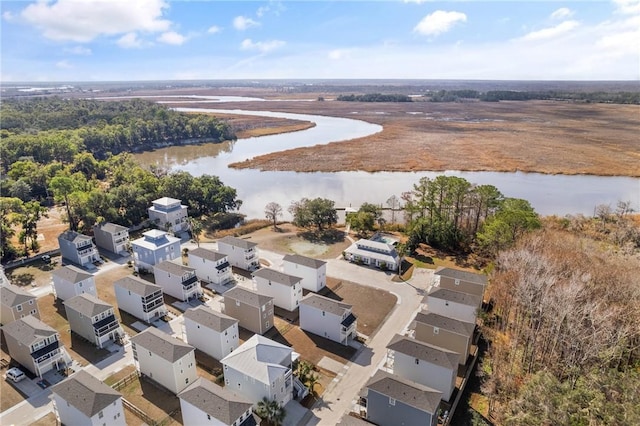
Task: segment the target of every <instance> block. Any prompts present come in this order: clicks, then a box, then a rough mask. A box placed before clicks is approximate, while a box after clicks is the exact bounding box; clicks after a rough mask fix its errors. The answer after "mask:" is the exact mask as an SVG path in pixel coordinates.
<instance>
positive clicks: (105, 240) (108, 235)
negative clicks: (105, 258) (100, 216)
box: [93, 222, 129, 254]
mask: <svg viewBox="0 0 640 426" xmlns="http://www.w3.org/2000/svg"><path fill="white" fill-rule="evenodd" d="M93 238H94V239H95V240H96V246H98V247H99V248H101V249H104V250H107V251H109V252H111V253H115V254H128V253H127V250H128V249H129V228H127V227H126V226H122V225H118V224H116V223H111V222H102V223H99V224H97V225H94V227H93Z"/></svg>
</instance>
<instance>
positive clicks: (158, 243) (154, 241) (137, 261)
mask: <svg viewBox="0 0 640 426" xmlns="http://www.w3.org/2000/svg"><path fill="white" fill-rule="evenodd" d="M131 249H132V250H133V261H134V265H135V270H136V271H153V266H154V265H157V264H158V263H160V262H162V261H164V260H174V259H179V258H180V257H181V256H182V253H181V251H180V239H179V238H176V237H174V236H173V235H169V234H168V233H166V232H165V231H161V230H159V229H151V230H149V231H146V232H143V233H142V237H140V238H138V239H136V240H133V241H131Z"/></svg>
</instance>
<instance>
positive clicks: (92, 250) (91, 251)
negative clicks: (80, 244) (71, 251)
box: [78, 246, 97, 257]
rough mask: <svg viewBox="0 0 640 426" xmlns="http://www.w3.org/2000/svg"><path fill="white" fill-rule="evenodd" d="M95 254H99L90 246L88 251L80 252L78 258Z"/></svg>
mask: <svg viewBox="0 0 640 426" xmlns="http://www.w3.org/2000/svg"><path fill="white" fill-rule="evenodd" d="M95 253H97V250H96V249H95V248H94V247H93V246H89V248H88V249H86V250H78V256H80V257H84V256H89V255H91V254H95Z"/></svg>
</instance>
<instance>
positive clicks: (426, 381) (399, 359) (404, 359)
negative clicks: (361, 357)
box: [393, 351, 457, 401]
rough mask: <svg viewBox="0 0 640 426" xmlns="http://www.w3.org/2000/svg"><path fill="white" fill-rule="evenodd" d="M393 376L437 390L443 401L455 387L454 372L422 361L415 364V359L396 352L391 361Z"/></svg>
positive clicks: (447, 398) (446, 399)
mask: <svg viewBox="0 0 640 426" xmlns="http://www.w3.org/2000/svg"><path fill="white" fill-rule="evenodd" d="M393 374H397V375H398V376H400V377H402V378H403V379H406V380H412V381H414V382H416V383H420V384H421V385H425V386H428V387H430V388H433V389H436V390H439V391H440V392H442V399H443V400H445V401H448V400H449V398H450V397H451V393H452V392H453V389H454V388H455V386H456V374H457V371H456V370H449V369H447V368H444V367H441V366H439V365H435V364H431V363H430V362H427V361H424V360H418V362H417V363H416V358H413V357H409V356H407V355H405V354H402V353H399V352H397V351H396V352H395V355H394V360H393Z"/></svg>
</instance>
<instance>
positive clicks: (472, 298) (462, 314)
mask: <svg viewBox="0 0 640 426" xmlns="http://www.w3.org/2000/svg"><path fill="white" fill-rule="evenodd" d="M422 302H423V303H426V305H427V309H428V310H429V311H430V312H433V313H434V314H438V315H442V316H444V317H449V318H455V319H457V320H460V321H463V322H471V323H474V324H475V322H476V317H477V315H478V309H480V306H481V305H482V297H481V296H476V295H473V294H469V293H462V292H460V291H453V290H447V289H446V288H440V287H432V288H431V290H430V291H429V293H428V294H427V295H426V296H425V297H424V298H423V299H422Z"/></svg>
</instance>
